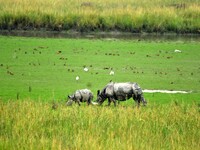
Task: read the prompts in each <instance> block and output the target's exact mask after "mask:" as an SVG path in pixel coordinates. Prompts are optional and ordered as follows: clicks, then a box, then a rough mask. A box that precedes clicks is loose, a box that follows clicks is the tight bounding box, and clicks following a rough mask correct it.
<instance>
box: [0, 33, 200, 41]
mask: <svg viewBox="0 0 200 150" xmlns="http://www.w3.org/2000/svg"><path fill="white" fill-rule="evenodd" d="M0 35H3V36H23V37H39V38H78V39H81V38H86V39H105V40H116V39H123V40H138V41H185V42H186V41H187V42H192V41H200V36H199V34H173V33H166V34H159V33H131V32H118V31H110V32H76V31H67V32H59V31H26V30H11V31H8V30H1V31H0Z"/></svg>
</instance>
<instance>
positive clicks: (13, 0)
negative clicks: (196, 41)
mask: <svg viewBox="0 0 200 150" xmlns="http://www.w3.org/2000/svg"><path fill="white" fill-rule="evenodd" d="M0 4H1V5H0V9H1V11H0V29H4V30H5V29H8V30H12V29H19V30H20V29H25V30H27V29H28V30H30V29H31V30H35V29H45V30H59V31H61V30H65V31H66V30H71V29H73V30H77V31H110V30H119V31H126V32H127V31H128V32H129V31H130V32H161V33H162V32H176V33H199V31H200V3H199V2H198V1H197V0H190V1H189V0H187V1H185V0H178V1H175V0H151V1H149V0H142V1H141V0H90V1H85V0H42V1H41V0H34V1H32V0H23V1H21V0H6V1H5V0H0Z"/></svg>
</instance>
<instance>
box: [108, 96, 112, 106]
mask: <svg viewBox="0 0 200 150" xmlns="http://www.w3.org/2000/svg"><path fill="white" fill-rule="evenodd" d="M110 103H111V99H110V98H108V105H107V106H110Z"/></svg>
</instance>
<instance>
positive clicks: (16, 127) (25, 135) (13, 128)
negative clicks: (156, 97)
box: [0, 100, 200, 150]
mask: <svg viewBox="0 0 200 150" xmlns="http://www.w3.org/2000/svg"><path fill="white" fill-rule="evenodd" d="M198 109H199V108H198V106H197V105H196V104H191V105H186V104H181V103H180V104H177V103H171V104H167V105H151V106H150V105H149V106H148V107H142V108H140V109H138V108H133V107H131V106H127V107H122V106H118V107H116V108H114V107H98V106H97V107H94V106H93V107H92V106H89V107H87V106H81V107H78V106H76V105H73V106H72V107H67V106H64V104H60V105H59V106H58V108H57V109H56V110H52V107H51V103H40V102H34V101H31V100H26V101H9V102H2V101H0V114H1V123H0V149H124V150H125V149H145V150H146V149H153V150H156V149H159V150H160V149H170V150H173V149H174V150H175V149H176V150H179V149H186V150H187V149H188V150H190V149H192V150H195V149H196V150H197V149H199V148H200V141H199V136H200V131H199V128H200V124H199V122H200V116H199V110H198Z"/></svg>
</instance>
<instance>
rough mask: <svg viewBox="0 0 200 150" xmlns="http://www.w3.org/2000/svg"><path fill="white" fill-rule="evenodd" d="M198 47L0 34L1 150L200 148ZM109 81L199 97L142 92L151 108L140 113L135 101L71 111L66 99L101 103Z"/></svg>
mask: <svg viewBox="0 0 200 150" xmlns="http://www.w3.org/2000/svg"><path fill="white" fill-rule="evenodd" d="M199 47H200V43H199V42H195V41H188V42H187V41H163V40H161V41H159V40H157V41H153V40H147V41H143V40H142V41H140V40H139V41H138V40H118V39H64V38H57V39H53V38H25V37H11V36H0V54H1V55H0V116H1V117H0V118H1V120H0V121H1V123H0V149H124V150H127V149H144V150H146V149H152V150H155V149H158V150H160V149H170V150H171V149H174V150H175V149H176V150H177V149H178V150H179V149H180V150H181V149H187V150H190V149H193V150H198V149H199V148H200V141H199V136H200V131H199V128H200V116H199V112H200V109H199V104H200V99H199V98H200V85H199V83H200V79H199V75H200V61H199V58H200V53H199ZM175 49H179V50H181V51H182V53H174V50H175ZM84 67H88V68H89V71H88V72H84V70H83V68H84ZM111 69H112V70H114V72H115V75H114V76H110V75H109V72H110V71H111ZM77 75H78V76H79V77H80V80H79V81H76V80H75V78H76V76H77ZM110 80H113V81H116V82H126V81H132V82H138V83H139V84H140V86H141V87H142V88H143V89H166V90H185V91H193V92H192V93H190V94H161V93H144V96H145V98H146V99H147V101H148V105H147V107H141V108H139V109H138V108H137V107H135V104H134V102H133V100H129V101H126V102H121V103H120V105H118V106H117V107H114V106H113V104H112V105H111V107H105V106H102V107H98V106H89V107H87V106H86V104H82V106H81V107H78V106H77V105H73V106H71V107H67V106H65V99H66V97H67V95H68V94H72V93H73V92H74V91H75V90H77V89H81V88H89V89H91V90H92V92H93V93H94V100H95V99H96V91H97V90H98V89H102V88H103V87H104V86H105V85H106V84H107V83H108V82H109V81H110ZM17 99H18V100H17ZM53 101H54V102H55V103H56V104H57V106H58V107H57V109H56V110H53V109H52V102H53ZM104 104H107V102H104Z"/></svg>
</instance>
